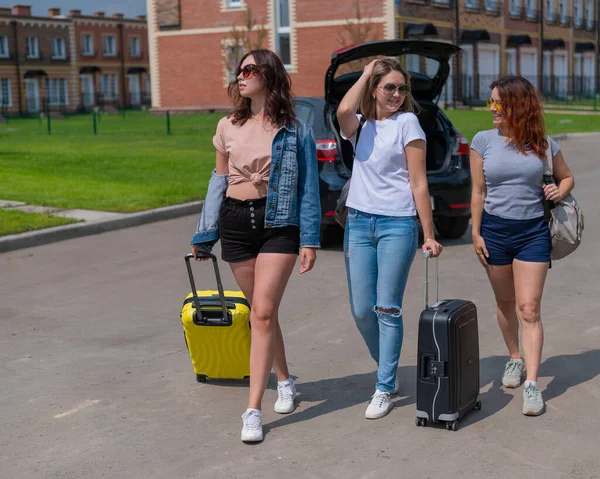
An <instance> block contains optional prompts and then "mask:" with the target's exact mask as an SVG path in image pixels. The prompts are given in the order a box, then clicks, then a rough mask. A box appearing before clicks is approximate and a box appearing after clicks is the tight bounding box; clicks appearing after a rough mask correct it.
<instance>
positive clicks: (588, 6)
mask: <svg viewBox="0 0 600 479" xmlns="http://www.w3.org/2000/svg"><path fill="white" fill-rule="evenodd" d="M585 23H586V26H587V28H588V29H589V30H591V29H592V28H594V4H593V2H592V0H586V2H585Z"/></svg>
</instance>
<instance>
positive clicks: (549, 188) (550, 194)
mask: <svg viewBox="0 0 600 479" xmlns="http://www.w3.org/2000/svg"><path fill="white" fill-rule="evenodd" d="M544 196H545V197H546V199H547V200H550V201H560V191H558V186H556V185H554V184H548V185H544Z"/></svg>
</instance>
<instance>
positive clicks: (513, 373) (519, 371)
mask: <svg viewBox="0 0 600 479" xmlns="http://www.w3.org/2000/svg"><path fill="white" fill-rule="evenodd" d="M524 376H525V362H524V361H523V360H522V359H511V360H510V361H509V362H507V363H506V366H505V367H504V375H503V376H502V384H503V385H504V386H505V387H507V388H518V387H519V386H520V385H521V383H522V382H523V377H524Z"/></svg>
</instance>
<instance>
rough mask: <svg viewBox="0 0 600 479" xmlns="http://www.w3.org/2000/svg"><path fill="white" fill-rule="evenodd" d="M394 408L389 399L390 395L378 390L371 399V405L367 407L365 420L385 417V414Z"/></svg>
mask: <svg viewBox="0 0 600 479" xmlns="http://www.w3.org/2000/svg"><path fill="white" fill-rule="evenodd" d="M393 407H394V403H393V402H392V399H391V397H390V393H384V392H383V391H379V390H378V389H377V390H376V391H375V394H373V397H372V398H371V403H370V404H369V405H368V406H367V410H366V412H365V417H366V418H367V419H379V418H380V417H383V416H387V414H388V413H389V412H390V411H391V410H392V408H393Z"/></svg>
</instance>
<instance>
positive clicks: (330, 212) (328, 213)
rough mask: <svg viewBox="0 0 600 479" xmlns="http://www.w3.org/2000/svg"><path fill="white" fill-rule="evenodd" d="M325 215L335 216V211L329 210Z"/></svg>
mask: <svg viewBox="0 0 600 479" xmlns="http://www.w3.org/2000/svg"><path fill="white" fill-rule="evenodd" d="M325 216H335V211H328V212H326V213H325Z"/></svg>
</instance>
